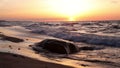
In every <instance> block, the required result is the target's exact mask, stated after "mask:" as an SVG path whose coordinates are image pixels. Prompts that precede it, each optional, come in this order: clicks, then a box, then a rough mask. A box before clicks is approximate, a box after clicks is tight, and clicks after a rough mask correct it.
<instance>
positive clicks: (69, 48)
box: [36, 39, 79, 54]
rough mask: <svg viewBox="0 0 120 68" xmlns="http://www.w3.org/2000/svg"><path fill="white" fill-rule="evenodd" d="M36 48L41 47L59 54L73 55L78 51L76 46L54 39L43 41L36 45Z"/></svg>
mask: <svg viewBox="0 0 120 68" xmlns="http://www.w3.org/2000/svg"><path fill="white" fill-rule="evenodd" d="M36 47H42V48H43V49H45V50H48V51H50V52H53V53H59V54H73V53H76V52H78V51H79V48H78V47H77V46H76V45H74V44H72V43H70V42H65V41H61V40H55V39H46V40H43V41H42V42H40V43H37V44H36Z"/></svg>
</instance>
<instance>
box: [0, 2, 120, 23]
mask: <svg viewBox="0 0 120 68" xmlns="http://www.w3.org/2000/svg"><path fill="white" fill-rule="evenodd" d="M0 19H5V20H33V21H82V20H120V0H0Z"/></svg>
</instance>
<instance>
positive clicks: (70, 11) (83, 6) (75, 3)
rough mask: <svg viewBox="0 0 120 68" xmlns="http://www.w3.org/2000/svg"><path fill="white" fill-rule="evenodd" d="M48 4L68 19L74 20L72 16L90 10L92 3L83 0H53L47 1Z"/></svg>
mask: <svg viewBox="0 0 120 68" xmlns="http://www.w3.org/2000/svg"><path fill="white" fill-rule="evenodd" d="M48 4H49V6H50V7H51V9H53V10H54V11H55V12H58V13H59V14H62V15H64V16H67V17H68V18H69V20H70V21H71V20H74V19H73V18H72V17H76V16H77V15H80V14H83V13H85V12H88V11H90V10H92V8H93V5H92V3H90V2H89V3H88V2H87V1H85V0H57V1H56V0H54V1H53V2H51V1H50V2H49V1H48Z"/></svg>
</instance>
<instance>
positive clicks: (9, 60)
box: [0, 53, 73, 68]
mask: <svg viewBox="0 0 120 68" xmlns="http://www.w3.org/2000/svg"><path fill="white" fill-rule="evenodd" d="M0 68H73V67H70V66H65V65H60V64H55V63H49V62H44V61H38V60H35V59H32V58H28V57H24V56H20V55H16V54H10V53H0Z"/></svg>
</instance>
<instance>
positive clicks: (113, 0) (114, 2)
mask: <svg viewBox="0 0 120 68" xmlns="http://www.w3.org/2000/svg"><path fill="white" fill-rule="evenodd" d="M119 2H120V0H112V1H111V3H113V4H117V3H119Z"/></svg>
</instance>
